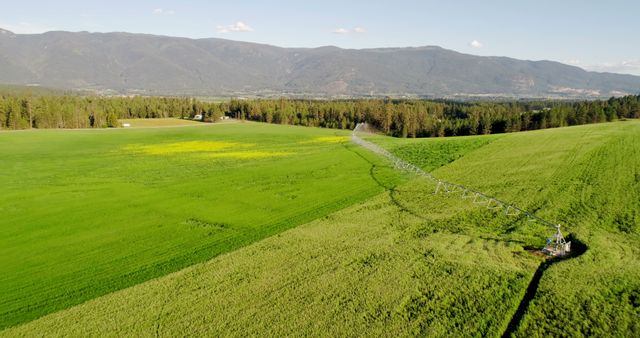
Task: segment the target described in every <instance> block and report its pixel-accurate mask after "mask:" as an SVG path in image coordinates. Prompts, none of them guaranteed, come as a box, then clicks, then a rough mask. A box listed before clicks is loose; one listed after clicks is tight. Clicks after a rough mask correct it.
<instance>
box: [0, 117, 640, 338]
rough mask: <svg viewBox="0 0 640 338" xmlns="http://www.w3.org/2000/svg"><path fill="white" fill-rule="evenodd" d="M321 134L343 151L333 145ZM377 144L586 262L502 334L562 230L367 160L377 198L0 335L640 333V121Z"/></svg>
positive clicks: (552, 280) (555, 276)
mask: <svg viewBox="0 0 640 338" xmlns="http://www.w3.org/2000/svg"><path fill="white" fill-rule="evenodd" d="M239 128H240V127H239ZM194 130H195V129H194ZM197 130H198V131H202V130H205V129H200V128H197ZM292 130H297V129H292ZM236 132H237V131H236ZM256 133H257V132H256ZM314 133H318V134H320V133H321V131H315V130H314ZM272 137H275V136H272ZM318 137H325V138H323V139H322V140H323V142H326V145H325V147H336V148H339V147H341V145H340V143H337V144H336V143H330V142H331V141H333V140H336V138H335V137H333V136H329V135H323V136H318ZM301 138H302V137H301ZM309 139H310V140H313V137H310V138H309ZM370 139H371V140H373V141H375V142H377V143H379V144H381V145H383V146H385V147H387V148H388V149H390V150H392V151H393V152H395V153H396V154H398V155H399V156H402V157H403V158H405V159H408V160H410V161H412V162H414V163H419V164H421V165H422V166H423V167H425V168H426V169H428V170H432V169H435V170H434V171H433V172H434V174H435V175H436V176H438V177H442V178H445V179H447V180H451V181H454V182H460V183H463V184H465V185H468V186H471V187H474V188H477V189H478V190H481V191H484V192H487V193H489V194H492V195H494V196H496V197H498V198H500V199H503V200H508V201H513V202H515V203H516V204H518V205H519V206H521V207H523V208H525V209H528V210H531V211H535V212H536V213H537V214H539V215H541V216H543V217H545V218H548V219H551V220H557V221H558V222H560V223H562V224H563V230H564V231H565V233H571V234H572V235H573V236H575V238H578V239H579V240H580V241H581V242H583V243H585V244H586V245H587V246H588V250H587V251H586V252H585V253H584V254H582V255H581V256H579V257H577V258H572V259H568V260H565V261H562V262H559V263H555V264H554V265H552V266H551V267H550V268H548V269H547V270H546V271H545V272H544V275H543V276H542V278H541V281H540V285H539V287H538V290H537V292H536V293H535V296H534V298H533V299H532V300H531V303H530V305H529V306H528V308H527V309H526V312H525V314H524V317H523V318H522V321H521V322H520V323H519V324H520V325H519V326H518V327H517V328H516V330H515V331H514V332H508V331H506V329H507V324H508V323H509V321H510V320H511V319H512V317H513V315H514V314H515V312H516V309H517V308H518V305H519V304H520V302H521V300H522V298H523V296H524V294H525V290H526V288H527V286H528V284H529V282H530V280H531V278H532V276H533V274H534V271H535V270H536V268H537V267H538V266H539V264H540V263H541V258H540V257H537V256H534V255H532V254H530V253H529V252H527V251H525V250H523V247H525V246H528V245H535V246H538V247H539V246H541V245H542V244H543V243H544V240H545V237H547V236H549V235H551V234H552V233H553V229H548V228H545V227H544V226H541V225H536V224H533V223H528V222H526V221H523V220H519V219H514V218H508V217H505V216H503V215H501V214H498V213H496V212H493V211H489V210H486V209H484V208H482V207H479V206H476V205H473V204H472V203H470V202H468V201H466V200H461V199H460V198H458V197H456V196H453V195H446V194H439V195H433V194H432V191H433V186H432V185H431V184H430V183H429V182H428V181H424V180H423V179H420V178H414V179H411V180H409V181H408V182H407V181H405V180H402V179H400V178H399V177H398V175H397V174H396V172H395V171H394V169H392V168H390V167H389V166H388V164H385V163H384V162H381V161H379V159H377V158H376V156H375V155H372V154H369V153H367V152H366V151H358V154H357V157H358V158H359V159H360V161H357V163H358V166H357V168H358V169H357V170H355V169H354V170H353V171H351V172H350V173H349V175H358V178H359V179H363V177H366V178H367V180H366V182H368V183H371V182H374V183H375V184H376V188H375V189H373V188H369V189H371V190H367V191H384V192H382V193H381V194H379V195H377V196H376V197H374V198H371V199H369V200H367V201H365V202H360V203H357V204H356V205H353V206H351V207H348V208H346V209H344V210H341V211H339V212H336V213H333V214H330V215H327V216H324V217H321V218H319V219H317V220H315V221H313V222H310V223H307V224H305V225H302V226H298V227H296V228H295V229H291V230H288V231H286V232H282V233H280V234H278V235H275V236H272V237H269V238H267V239H264V240H262V241H259V242H256V243H254V244H251V245H248V246H246V247H244V248H240V249H238V250H235V251H233V252H228V253H226V254H224V255H220V256H218V257H216V258H214V259H212V260H209V261H207V262H205V263H201V264H196V265H194V266H192V267H189V268H187V269H183V270H181V271H178V272H176V273H173V274H169V275H167V276H165V277H161V278H158V279H154V280H152V281H149V282H146V283H142V284H139V285H136V286H134V287H131V288H128V289H124V290H121V291H118V292H114V293H111V294H109V295H106V296H103V297H99V298H96V299H94V300H91V301H88V302H86V303H84V304H82V305H79V306H75V307H71V308H69V309H67V310H63V311H60V312H57V313H54V314H51V315H48V316H45V317H43V318H41V319H39V320H36V321H33V322H31V323H28V324H26V325H22V326H19V327H16V328H13V329H9V330H6V331H3V332H1V333H0V335H4V336H31V335H38V334H40V333H42V332H47V333H48V334H50V335H54V336H64V335H72V336H102V335H104V334H105V333H108V334H109V335H113V336H123V335H129V336H131V335H133V336H158V335H160V336H175V335H190V336H203V335H208V336H215V335H230V336H247V335H252V334H253V335H265V334H267V335H275V336H281V335H287V334H292V333H296V334H300V335H339V336H343V335H367V336H371V335H384V336H411V335H426V336H442V335H449V336H500V335H502V334H504V333H505V332H506V333H509V334H514V335H516V336H522V337H531V336H534V337H536V336H587V335H590V336H638V335H639V334H640V324H639V322H640V321H638V318H640V303H639V299H640V249H639V248H640V234H639V232H640V142H638V140H639V139H640V122H638V121H627V122H618V123H609V124H600V125H589V126H580V127H571V128H561V129H551V130H540V131H535V132H527V133H516V134H507V135H499V136H489V137H471V138H451V139H444V140H441V139H437V140H433V139H428V140H400V139H391V138H386V137H371V138H370ZM318 140H320V139H318ZM337 140H339V139H337ZM234 142H239V141H234ZM305 142H307V141H303V142H302V143H300V144H301V147H306V146H309V147H311V149H316V148H315V146H314V147H312V145H315V143H313V142H311V143H305ZM129 143H132V144H136V143H139V142H129ZM323 144H324V143H323ZM190 147H196V148H197V147H198V146H197V145H191V146H190ZM343 148H344V147H343ZM136 149H138V151H139V152H145V151H146V152H149V151H151V152H153V151H154V150H153V149H155V148H144V147H138V148H136ZM145 149H146V150H145ZM165 150H166V149H165ZM352 150H354V149H352ZM269 151H283V152H284V151H287V150H283V149H282V148H278V147H275V146H274V147H270V150H269ZM346 152H348V151H345V153H346ZM425 154H428V155H429V157H430V159H428V160H425V159H424V157H425ZM350 155H351V156H353V155H354V153H353V152H350ZM139 156H143V155H139ZM360 156H361V157H360ZM147 157H149V156H148V155H144V156H143V158H147ZM151 158H154V157H151ZM163 158H164V157H163ZM282 158H286V156H283V157H282ZM290 165H292V164H290ZM354 165H355V164H354ZM340 168H341V169H344V168H343V167H342V165H341V166H340ZM345 176H348V175H347V173H345ZM351 179H356V178H353V177H352V178H351ZM363 186H367V187H369V186H368V185H366V184H365V185H363ZM325 188H327V189H328V188H330V187H325ZM332 189H335V188H332ZM354 200H355V199H354ZM343 205H346V203H345V204H343ZM315 216H317V215H315ZM3 229H4V228H3ZM3 266H4V265H3Z"/></svg>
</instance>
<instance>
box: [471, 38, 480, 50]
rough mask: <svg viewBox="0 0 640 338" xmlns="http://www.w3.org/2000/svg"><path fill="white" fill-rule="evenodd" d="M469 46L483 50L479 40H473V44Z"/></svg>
mask: <svg viewBox="0 0 640 338" xmlns="http://www.w3.org/2000/svg"><path fill="white" fill-rule="evenodd" d="M469 46H471V47H473V48H482V43H481V42H480V41H478V40H473V41H471V42H469Z"/></svg>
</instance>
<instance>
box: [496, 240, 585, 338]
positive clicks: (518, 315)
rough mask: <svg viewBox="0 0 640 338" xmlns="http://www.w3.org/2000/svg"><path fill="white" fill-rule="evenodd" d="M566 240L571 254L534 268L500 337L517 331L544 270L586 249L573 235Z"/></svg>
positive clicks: (551, 259) (548, 260) (574, 256)
mask: <svg viewBox="0 0 640 338" xmlns="http://www.w3.org/2000/svg"><path fill="white" fill-rule="evenodd" d="M567 240H568V241H571V254H570V255H567V256H564V257H553V258H548V259H546V260H545V261H543V262H542V263H540V265H539V266H538V268H537V269H536V272H535V273H534V274H533V278H531V281H530V282H529V285H528V286H527V290H526V291H525V293H524V296H523V297H522V300H521V301H520V304H519V305H518V308H517V309H516V312H515V313H514V314H513V316H512V317H511V320H510V321H509V324H507V328H506V329H505V331H504V333H503V334H502V338H508V337H515V333H516V332H517V331H518V327H519V326H520V322H522V319H523V318H524V316H525V315H526V313H527V309H528V308H529V304H530V303H531V301H532V300H533V299H534V298H535V297H536V293H537V291H538V286H539V285H540V280H541V279H542V276H543V275H544V272H545V271H546V270H547V269H548V268H550V267H551V266H552V265H553V264H555V263H559V262H562V261H565V260H568V259H572V258H576V257H578V256H580V255H582V254H583V253H585V252H586V251H587V245H586V244H584V243H582V242H580V241H579V240H578V239H577V238H576V237H575V236H573V235H572V234H570V235H569V236H567Z"/></svg>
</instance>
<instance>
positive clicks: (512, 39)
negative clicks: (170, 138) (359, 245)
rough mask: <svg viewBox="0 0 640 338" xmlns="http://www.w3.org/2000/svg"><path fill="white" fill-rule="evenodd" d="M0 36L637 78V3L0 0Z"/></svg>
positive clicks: (639, 60) (639, 54) (639, 21)
mask: <svg viewBox="0 0 640 338" xmlns="http://www.w3.org/2000/svg"><path fill="white" fill-rule="evenodd" d="M0 8H1V10H0V27H1V28H5V29H8V30H11V31H13V32H15V33H40V32H44V31H48V30H67V31H91V32H112V31H126V32H134V33H150V34H161V35H171V36H182V37H190V38H206V37H220V38H226V39H232V40H242V41H251V42H260V43H267V44H272V45H277V46H283V47H318V46H325V45H335V46H339V47H343V48H372V47H390V46H395V47H404V46H425V45H438V46H441V47H444V48H449V49H454V50H457V51H460V52H464V53H470V54H477V55H500V56H509V57H515V58H519V59H529V60H542V59H546V60H555V61H560V62H564V63H570V64H574V65H578V66H580V67H583V68H585V69H589V70H597V71H611V72H619V73H631V74H636V75H640V34H639V33H640V18H639V17H638V15H639V13H640V1H637V0H607V1H604V0H603V1H577V0H555V1H551V0H537V1H530V0H511V1H507V0H502V1H498V0H487V1H480V0H477V1H470V0H469V1H462V0H453V1H430V0H424V1H415V0H414V1H409V0H394V1H376V0H369V1H360V0H352V1H348V0H343V1H333V0H325V1H302V0H299V1H291V0H272V1H249V0H247V1H242V0H236V1H195V0H191V1H157V0H155V1H152V0H139V1H136V0H130V1H121V0H111V1H91V0H84V1H71V0H59V1H32V0H20V1H16V0H11V1H8V0H0Z"/></svg>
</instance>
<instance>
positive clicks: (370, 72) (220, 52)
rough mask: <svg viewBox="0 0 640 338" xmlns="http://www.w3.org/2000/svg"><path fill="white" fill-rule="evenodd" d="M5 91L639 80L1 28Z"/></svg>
mask: <svg viewBox="0 0 640 338" xmlns="http://www.w3.org/2000/svg"><path fill="white" fill-rule="evenodd" d="M0 83H3V84H18V85H39V86H47V87H56V88H64V89H80V90H90V91H95V92H99V93H112V94H135V93H137V94H160V95H203V96H281V95H284V96H306V97H359V96H393V97H403V96H411V97H515V98H518V97H579V98H584V97H609V96H620V95H624V94H637V93H638V92H640V77H639V76H632V75H623V74H612V73H597V72H588V71H585V70H583V69H581V68H578V67H574V66H569V65H565V64H562V63H559V62H553V61H525V60H517V59H513V58H508V57H493V56H475V55H469V54H462V53H458V52H456V51H452V50H447V49H444V48H440V47H436V46H425V47H407V48H375V49H342V48H338V47H333V46H328V47H318V48H281V47H276V46H270V45H264V44H258V43H248V42H239V41H231V40H225V39H216V38H208V39H189V38H179V37H168V36H157V35H148V34H132V33H89V32H62V31H53V32H47V33H43V34H14V33H12V32H10V31H7V30H2V29H0Z"/></svg>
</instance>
